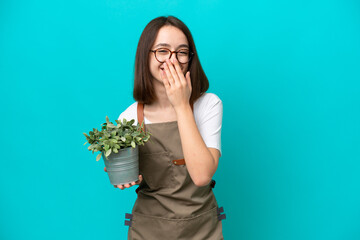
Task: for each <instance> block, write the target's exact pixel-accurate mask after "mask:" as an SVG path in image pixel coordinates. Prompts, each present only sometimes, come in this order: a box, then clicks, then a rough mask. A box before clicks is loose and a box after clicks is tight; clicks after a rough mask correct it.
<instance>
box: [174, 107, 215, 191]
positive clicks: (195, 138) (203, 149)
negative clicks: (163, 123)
mask: <svg viewBox="0 0 360 240" xmlns="http://www.w3.org/2000/svg"><path fill="white" fill-rule="evenodd" d="M175 110H176V114H177V119H178V127H179V133H180V138H181V146H182V149H183V153H184V159H185V161H186V166H187V169H188V171H189V174H190V177H191V179H192V180H193V182H194V183H195V185H197V186H205V185H207V184H208V183H209V182H210V181H211V178H212V176H213V175H214V174H215V171H216V169H217V167H218V163H219V157H220V152H219V150H218V149H216V148H208V147H207V146H206V145H205V142H204V140H203V138H202V137H201V135H200V132H199V129H198V127H197V126H196V123H195V119H194V115H193V112H192V110H191V107H190V105H189V104H186V105H183V106H182V107H181V108H177V109H175Z"/></svg>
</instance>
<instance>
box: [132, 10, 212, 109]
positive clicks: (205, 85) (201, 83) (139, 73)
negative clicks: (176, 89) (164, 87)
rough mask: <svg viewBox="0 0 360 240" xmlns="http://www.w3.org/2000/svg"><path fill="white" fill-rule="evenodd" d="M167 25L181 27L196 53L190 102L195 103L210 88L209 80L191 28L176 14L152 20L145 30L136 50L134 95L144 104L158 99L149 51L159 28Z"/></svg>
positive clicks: (192, 71) (191, 69) (190, 69)
mask: <svg viewBox="0 0 360 240" xmlns="http://www.w3.org/2000/svg"><path fill="white" fill-rule="evenodd" d="M166 25H170V26H174V27H176V28H178V29H180V30H181V31H182V32H183V33H184V34H185V36H186V37H187V40H188V42H189V48H190V51H191V52H193V53H194V55H193V57H192V59H191V60H190V62H189V71H190V78H191V85H192V86H191V87H192V91H191V96H190V101H189V102H190V104H193V103H194V102H195V101H196V100H197V99H198V98H199V97H200V96H201V95H202V94H203V93H205V92H206V91H207V90H208V89H209V81H208V79H207V77H206V75H205V72H204V70H203V69H202V67H201V64H200V60H199V57H198V54H197V52H196V48H195V43H194V40H193V37H192V35H191V33H190V30H189V29H188V28H187V26H186V25H185V24H184V23H183V22H182V21H181V20H179V19H178V18H176V17H174V16H168V17H157V18H155V19H153V20H151V21H150V22H149V23H148V24H147V25H146V27H145V29H144V30H143V32H142V34H141V36H140V40H139V43H138V46H137V50H136V57H135V76H134V91H133V97H134V99H135V100H136V101H138V102H140V103H144V104H151V103H152V102H153V101H154V100H156V94H155V89H154V87H153V85H152V84H151V80H152V76H151V73H150V69H149V51H150V49H151V47H152V45H153V44H154V42H155V39H156V36H157V34H158V32H159V29H160V28H161V27H163V26H166Z"/></svg>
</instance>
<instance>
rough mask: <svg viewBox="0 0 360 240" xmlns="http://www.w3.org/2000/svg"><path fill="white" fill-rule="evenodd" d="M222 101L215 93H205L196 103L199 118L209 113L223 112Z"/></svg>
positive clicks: (195, 107) (195, 108) (195, 109)
mask: <svg viewBox="0 0 360 240" xmlns="http://www.w3.org/2000/svg"><path fill="white" fill-rule="evenodd" d="M222 108H223V106H222V101H221V99H220V97H219V96H218V95H216V94H215V93H207V92H206V93H204V94H203V95H202V96H201V97H200V98H198V99H197V100H196V101H195V103H194V111H197V112H198V113H199V115H200V116H199V117H201V116H204V115H205V114H206V113H207V112H209V111H214V110H215V111H222Z"/></svg>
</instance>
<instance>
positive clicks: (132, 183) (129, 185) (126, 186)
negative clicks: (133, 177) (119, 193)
mask: <svg viewBox="0 0 360 240" xmlns="http://www.w3.org/2000/svg"><path fill="white" fill-rule="evenodd" d="M104 171H105V172H107V170H106V167H104ZM142 179H143V178H142V175H139V180H137V181H136V182H131V183H127V184H122V185H121V184H120V185H114V187H115V188H120V189H121V190H124V189H125V188H129V187H132V186H134V185H139V184H140V183H141V182H142Z"/></svg>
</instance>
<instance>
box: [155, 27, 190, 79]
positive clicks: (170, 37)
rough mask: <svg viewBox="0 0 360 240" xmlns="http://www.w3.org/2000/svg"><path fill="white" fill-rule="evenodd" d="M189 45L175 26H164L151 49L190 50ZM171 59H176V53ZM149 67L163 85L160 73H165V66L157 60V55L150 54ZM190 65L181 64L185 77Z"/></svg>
mask: <svg viewBox="0 0 360 240" xmlns="http://www.w3.org/2000/svg"><path fill="white" fill-rule="evenodd" d="M188 45H189V43H188V40H187V38H186V36H185V34H184V33H183V32H182V31H181V30H180V29H178V28H176V27H174V26H163V27H162V28H160V29H159V32H158V34H157V36H156V39H155V42H154V44H153V46H152V47H151V49H152V50H155V49H158V48H162V47H164V48H168V49H170V50H171V51H177V50H179V49H189V47H188ZM171 59H176V54H175V53H173V54H172V56H171ZM149 65H150V73H151V75H152V77H153V78H154V79H155V80H157V81H160V82H161V83H162V80H161V75H160V71H164V70H162V69H163V68H164V66H163V63H160V62H158V61H157V60H156V58H155V54H154V53H153V52H150V54H149ZM188 65H189V63H185V64H180V67H181V70H182V72H183V74H184V75H185V73H186V71H187V69H188ZM164 73H165V72H164Z"/></svg>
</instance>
